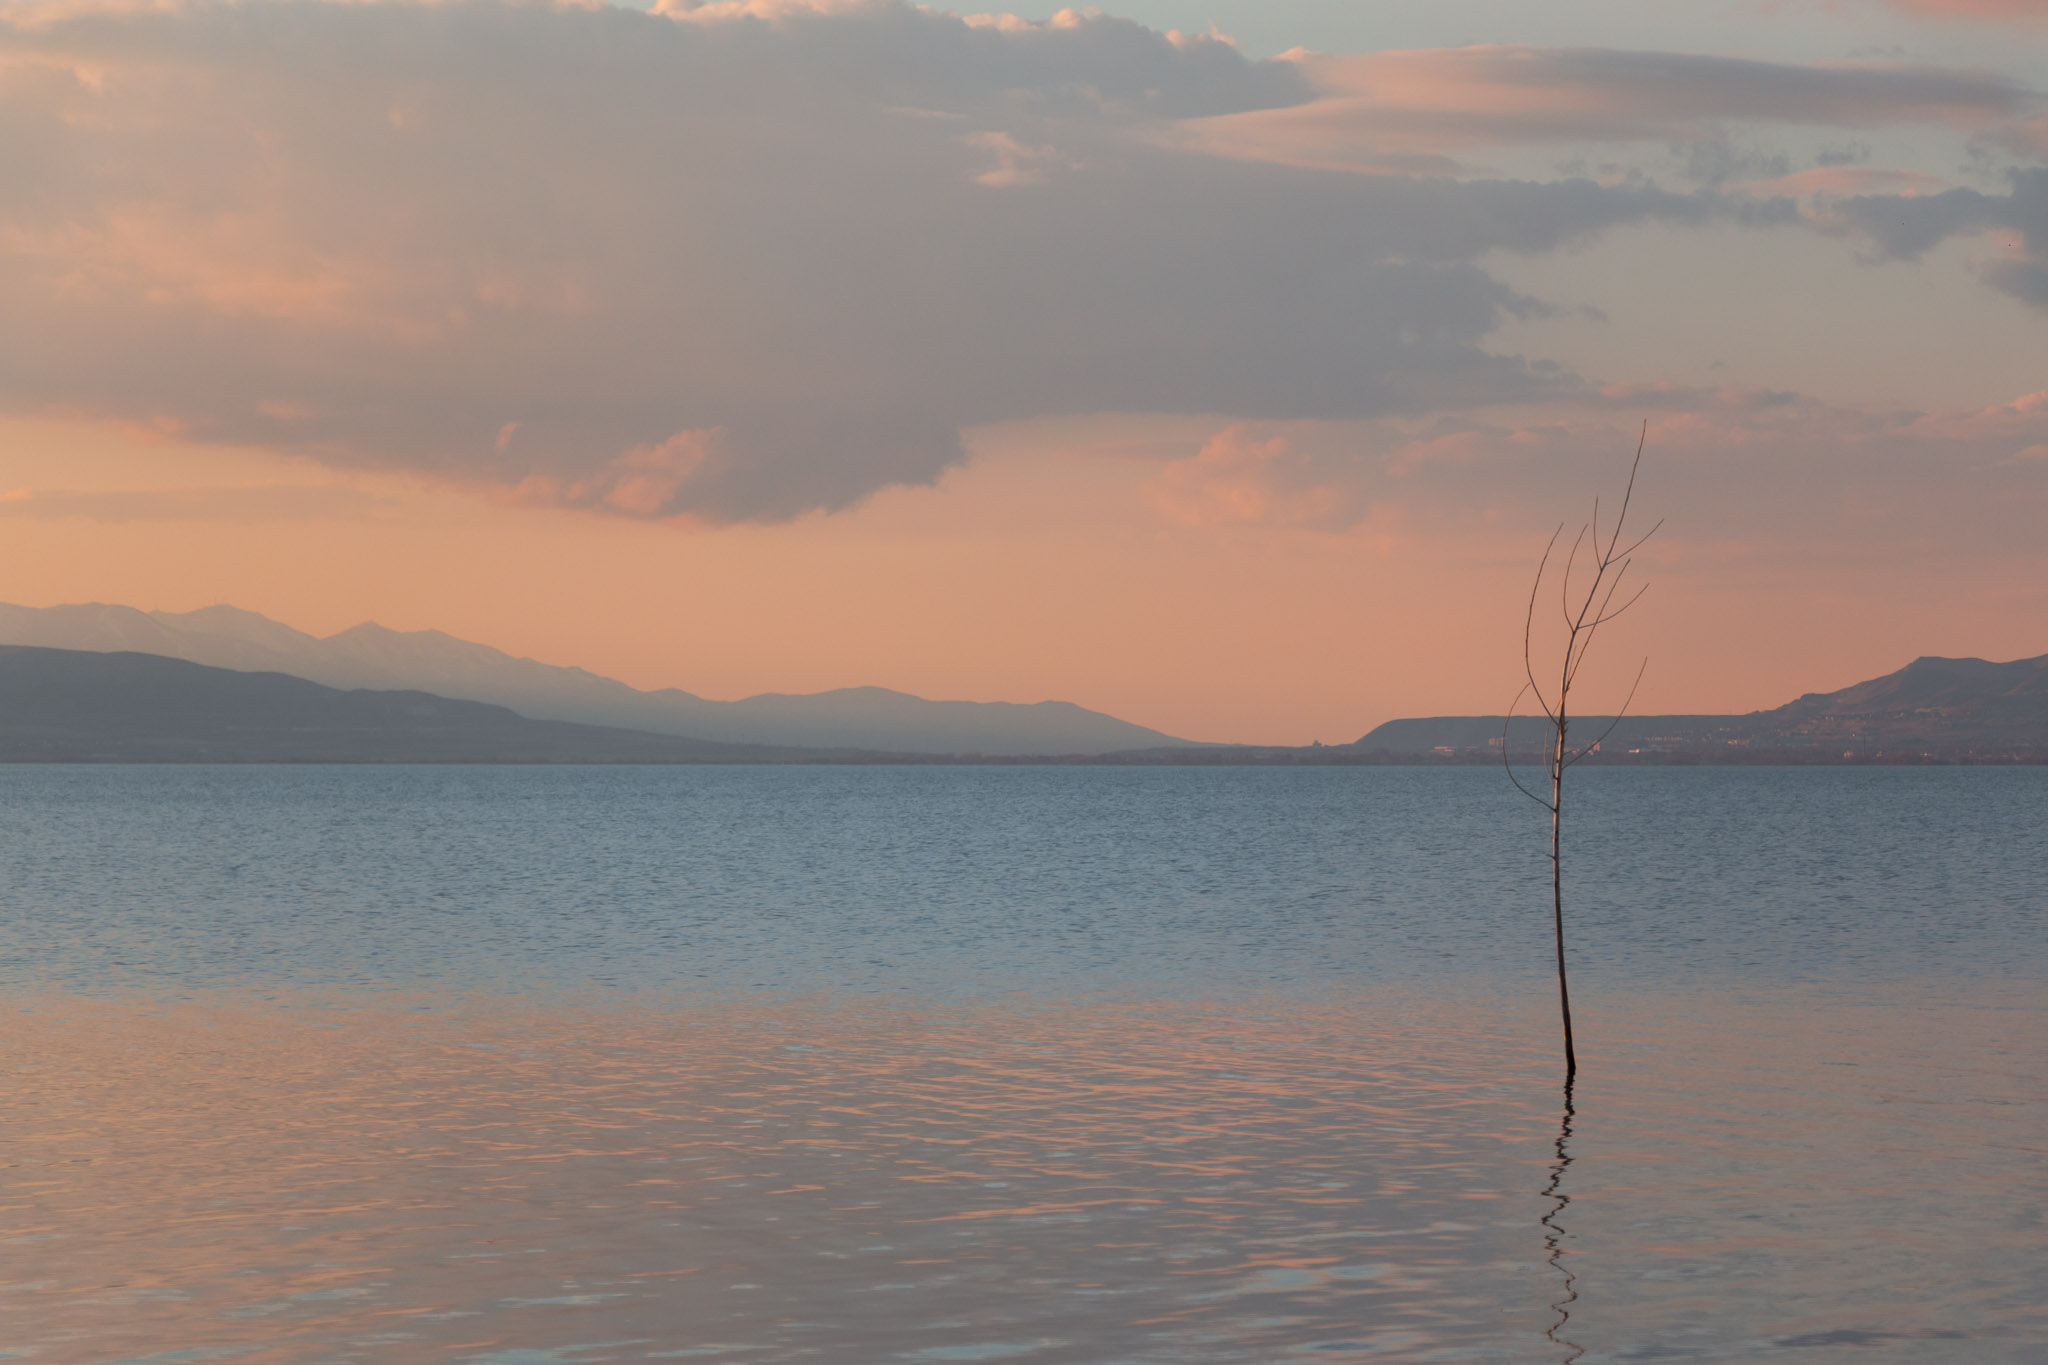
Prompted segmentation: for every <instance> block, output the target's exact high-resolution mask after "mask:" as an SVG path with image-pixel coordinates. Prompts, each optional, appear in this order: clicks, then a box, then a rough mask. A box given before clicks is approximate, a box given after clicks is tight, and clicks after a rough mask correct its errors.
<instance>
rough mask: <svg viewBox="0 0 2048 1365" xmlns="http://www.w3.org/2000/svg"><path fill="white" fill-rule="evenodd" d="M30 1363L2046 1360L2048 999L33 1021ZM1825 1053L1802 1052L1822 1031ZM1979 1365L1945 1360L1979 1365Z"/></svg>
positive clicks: (755, 1006)
mask: <svg viewBox="0 0 2048 1365" xmlns="http://www.w3.org/2000/svg"><path fill="white" fill-rule="evenodd" d="M17 1005H18V1006H19V1007H20V1008H21V1009H22V1012H20V1013H17V1014H15V1015H13V1017H12V1020H11V1022H12V1027H11V1028H10V1030H9V1035H8V1039H7V1044H6V1054H5V1055H6V1076H5V1080H4V1087H5V1088H4V1092H0V1105H4V1114H5V1120H6V1131H7V1144H6V1150H7V1154H6V1158H5V1160H6V1165H5V1170H4V1181H5V1190H4V1195H5V1200H4V1202H5V1207H6V1221H7V1223H8V1224H9V1225H10V1226H9V1229H8V1231H7V1233H6V1238H7V1240H6V1243H5V1245H6V1248H7V1251H6V1258H5V1263H6V1267H7V1273H6V1274H5V1275H4V1279H5V1280H6V1282H7V1288H6V1297H5V1300H4V1301H0V1304H4V1312H5V1317H6V1321H7V1324H8V1328H7V1335H8V1338H9V1340H10V1344H11V1347H12V1349H13V1350H14V1352H16V1353H17V1354H19V1355H21V1356H22V1357H24V1358H29V1359H37V1360H61V1361H85V1360H95V1361H97V1360H114V1359H133V1360H171V1359H179V1360H211V1359H236V1360H249V1361H273V1360H274V1361H285V1360H312V1359H320V1360H377V1361H410V1360H429V1359H434V1360H468V1361H480V1362H496V1363H498V1365H521V1363H524V1362H557V1361H560V1362H583V1361H603V1360H641V1359H690V1358H702V1359H713V1360H803V1359H819V1360H932V1361H946V1360H1032V1361H1116V1360H1160V1361H1166V1360H1215V1361H1226V1360H1228V1361H1243V1360H1280V1359H1291V1358H1296V1357H1300V1358H1304V1359H1307V1358H1314V1359H1325V1360H1328V1359H1346V1358H1359V1359H1365V1358H1372V1359H1395V1360H1425V1359H1457V1360H1463V1359H1503V1360H1517V1361H1520V1360H1563V1359H1565V1358H1567V1352H1568V1350H1569V1349H1570V1347H1569V1346H1568V1345H1560V1344H1553V1343H1552V1342H1551V1341H1549V1340H1546V1332H1547V1331H1550V1330H1552V1328H1553V1324H1554V1323H1555V1321H1556V1317H1557V1315H1556V1313H1554V1312H1553V1311H1552V1307H1551V1305H1552V1304H1554V1303H1556V1302H1558V1300H1559V1299H1560V1297H1561V1290H1560V1280H1559V1278H1558V1275H1559V1271H1558V1268H1557V1266H1556V1265H1554V1264H1553V1263H1552V1261H1551V1259H1550V1255H1551V1251H1552V1250H1553V1244H1552V1242H1551V1241H1549V1240H1547V1239H1548V1238H1550V1237H1551V1236H1552V1227H1551V1225H1549V1224H1546V1223H1545V1222H1544V1221H1543V1220H1544V1218H1545V1217H1546V1215H1549V1214H1551V1213H1553V1211H1554V1210H1556V1209H1558V1208H1560V1207H1561V1206H1560V1205H1558V1203H1557V1198H1556V1195H1557V1194H1559V1193H1562V1194H1564V1195H1567V1196H1569V1198H1570V1201H1571V1202H1570V1205H1569V1212H1568V1213H1566V1214H1563V1215H1561V1216H1559V1217H1558V1218H1557V1219H1556V1220H1555V1223H1556V1226H1557V1227H1558V1228H1559V1229H1561V1232H1560V1233H1559V1234H1558V1235H1556V1237H1555V1243H1554V1245H1555V1248H1556V1249H1557V1250H1558V1251H1559V1253H1560V1259H1561V1260H1562V1261H1563V1262H1564V1263H1565V1264H1566V1266H1567V1267H1568V1269H1569V1271H1570V1272H1571V1273H1572V1274H1573V1275H1574V1277H1575V1284H1574V1286H1573V1291H1574V1292H1575V1294H1576V1299H1575V1301H1573V1302H1571V1303H1570V1305H1569V1312H1570V1324H1569V1330H1568V1331H1558V1332H1557V1333H1556V1337H1557V1338H1558V1339H1559V1341H1565V1340H1566V1339H1568V1340H1569V1341H1572V1342H1580V1343H1585V1344H1586V1348H1587V1350H1588V1353H1589V1354H1588V1357H1587V1358H1588V1359H1625V1358H1631V1357H1632V1356H1633V1355H1638V1354H1642V1353H1644V1352H1645V1351H1651V1350H1654V1351H1659V1352H1662V1353H1664V1354H1673V1355H1678V1356H1689V1357H1695V1358H1703V1359H1748V1358H1754V1357H1756V1356H1759V1355H1772V1354H1777V1353H1778V1352H1780V1351H1788V1352H1794V1353H1796V1354H1797V1355H1798V1358H1801V1359H1808V1358H1812V1352H1811V1350H1810V1349H1808V1348H1811V1347H1815V1346H1830V1345H1841V1346H1844V1347H1847V1346H1851V1345H1854V1346H1858V1347H1860V1348H1861V1349H1860V1351H1859V1358H1862V1359H1884V1358H1892V1357H1895V1358H1897V1359H1901V1360H1906V1359H1911V1360H1929V1359H1956V1360H1965V1359H1967V1360H1973V1361H1979V1360H2006V1359H2011V1360H2021V1359H2038V1358H2040V1357H2039V1354H2038V1352H2039V1349H2040V1346H2041V1344H2042V1343H2043V1342H2044V1341H2048V1320H2044V1317H2043V1314H2042V1310H2041V1309H2040V1308H2039V1307H2038V1305H2039V1304H2041V1303H2043V1302H2048V1294H2044V1293H2042V1292H2041V1291H2042V1290H2043V1289H2044V1287H2048V1255H2044V1252H2043V1249H2042V1240H2043V1239H2042V1237H2041V1228H2042V1221H2041V1216H2042V1203H2043V1197H2044V1196H2043V1185H2044V1182H2043V1178H2042V1176H2043V1145H2044V1144H2043V1142H2042V1139H2041V1134H2042V1133H2043V1132H2048V1121H2044V1113H2043V1109H2044V1106H2043V1101H2042V1094H2043V1089H2042V1085H2041V1081H2042V1079H2043V1075H2044V1067H2043V1060H2044V1054H2048V1047H2044V1045H2043V1044H2042V1043H2041V1042H2040V1041H2039V1040H2040V1039H2041V1038H2042V1037H2043V1034H2044V1030H2043V1029H2042V1028H2041V1027H2040V1025H2041V1024H2042V1023H2043V1022H2044V1021H2043V1019H2042V1017H2041V1013H2042V1012H2041V1011H2040V1010H2039V1009H2038V1008H2035V1007H2033V1006H2032V1005H2031V1004H2029V1003H2027V1002H2005V1003H2004V1004H2002V1005H2000V1006H1998V1007H1996V1008H1994V1007H1992V1005H1991V1004H1990V1003H1989V1002H1986V1001H1983V1000H1978V1001H1973V1002H1969V1003H1967V1004H1965V1003H1955V1002H1949V1003H1943V1002H1940V1001H1925V1002H1919V1003H1917V1004H1916V1006H1915V1007H1913V1008H1911V1009H1902V1008H1900V1007H1898V1006H1897V1005H1896V1004H1895V1003H1894V1004H1887V1005H1884V1006H1878V1005H1872V1004H1859V1003H1856V1002H1854V1001H1845V1000H1840V999H1832V1000H1831V999H1826V998H1822V997H1820V996H1818V995H1817V994H1814V993H1804V994H1802V993H1800V992H1797V991H1793V990H1781V991H1778V992H1776V993H1774V994H1770V995H1766V996H1750V997H1747V998H1745V999H1743V1000H1741V1001H1739V1002H1717V1001H1711V1000H1708V999H1705V998H1697V997H1673V996H1665V997H1654V996H1648V995H1645V996H1641V997H1637V998H1634V999H1632V1000H1630V1001H1629V1002H1627V1003H1626V1005H1625V1007H1621V1008H1617V1007H1614V1006H1613V1005H1609V1006H1607V1007H1604V1008H1596V1009H1590V1010H1589V1011H1588V1015H1589V1017H1588V1020H1587V1022H1586V1024H1585V1026H1584V1028H1583V1033H1584V1035H1585V1042H1584V1043H1583V1044H1582V1047H1583V1049H1584V1052H1585V1054H1586V1056H1587V1058H1588V1060H1587V1062H1586V1063H1585V1065H1584V1068H1583V1070H1582V1073H1581V1077H1580V1080H1579V1083H1578V1086H1577V1090H1576V1096H1575V1101H1576V1115H1575V1117H1574V1120H1573V1122H1574V1130H1573V1134H1572V1138H1571V1148H1570V1154H1571V1156H1572V1158H1573V1161H1572V1164H1571V1166H1570V1169H1569V1170H1567V1171H1563V1172H1562V1173H1561V1175H1560V1176H1559V1181H1558V1188H1557V1189H1555V1190H1553V1191H1552V1192H1550V1193H1549V1194H1546V1187H1547V1186H1548V1185H1550V1184H1551V1183H1552V1182H1551V1177H1552V1174H1553V1170H1554V1168H1555V1167H1556V1166H1557V1163H1558V1160H1559V1153H1558V1150H1557V1149H1558V1139H1559V1132H1560V1128H1559V1124H1560V1119H1561V1117H1562V1115H1561V1110H1560V1105H1561V1102H1562V1095H1561V1091H1560V1089H1559V1088H1558V1086H1557V1084H1556V1082H1557V1081H1558V1080H1559V1079H1561V1078H1560V1077H1558V1075H1557V1072H1558V1069H1559V1068H1558V1067H1557V1065H1556V1058H1555V1056H1554V1055H1553V1053H1554V1051H1555V1049H1554V1046H1553V1040H1552V1038H1551V1037H1550V1025H1551V1021H1550V1020H1548V1019H1547V1018H1545V1017H1544V1016H1543V1015H1542V1014H1541V1013H1540V1011H1538V1010H1537V1009H1536V1007H1535V1006H1533V1005H1524V1004H1516V1005H1512V1006H1510V1005H1499V1004H1487V1003H1484V1002H1479V1001H1474V1000H1472V999H1469V998H1467V999H1463V1000H1455V999H1450V998H1447V997H1441V996H1438V997H1423V996H1418V997H1416V998H1412V999H1400V998H1395V997H1393V996H1389V995H1383V996H1381V997H1379V998H1377V999H1375V1000H1372V1001H1367V1002H1341V1003H1339V1002H1332V1003H1328V1004H1322V1005H1318V1004H1305V1003H1303V1002H1302V1001H1300V1000H1275V1001H1263V1002H1261V1001H1252V1002H1247V1001H1241V1000H1238V1001H1230V1002H1227V1003H1209V1004H1200V1003H1188V1002H1184V1001H1174V1002H1160V1003H1156V1004H1151V1005H1147V1004H1139V1003H1105V1002H1100V1001H1087V1002H1066V1003H1056V1002H1055V1003H1048V1002H1040V1003H1037V1004H1035V1005H1028V1006H1011V1005H1001V1004H990V1003H979V1004H971V1005H960V1004H953V1005H947V1006H943V1007H940V1006H933V1007H930V1008H916V1007H904V1006H887V1007H881V1006H869V1007H862V1006H855V1005H850V1004H845V1003H840V1002H831V1001H825V1000H815V1001H809V1002H806V1001H796V1000H791V999H789V998H786V997H768V996H761V997H754V998H745V997H742V998H734V999H726V1000H720V1001H715V1002H699V1003H696V1004H691V1005H677V1004H675V1003H673V1002H661V1001H656V1000H651V999H647V998H638V997H636V998H631V999H625V998H619V999H611V1000H601V999H600V1000H589V999H586V1000H581V1001H574V1002H570V1001H561V1000H553V1001H546V1002H540V1001H534V1000H531V999H528V1000H524V1001H509V1002H508V1001H496V1002H492V1001H487V1000H483V1001H449V1000H438V1001H428V1000H419V999H400V998H397V997H368V996H358V997H353V998H350V997H346V996H341V997H333V998H328V999H324V1000H319V999H313V998H310V997H309V998H306V999H286V1000H268V1001H253V1000H246V999H237V998H230V997H226V996H222V997H214V998H207V997H203V996H200V997H194V998H190V999H186V1000H184V1001H182V1002H179V1003H166V1004H156V1005H143V1004H126V1005H110V1004H107V1003H104V1002H98V1001H89V1000H85V999H82V998H79V997H63V996H59V997H51V998H43V999H39V1000H34V1001H29V1002H19V1001H18V1002H17ZM1794 1039H1796V1040H1797V1041H1793V1040H1794ZM1944 1352H1948V1354H1944Z"/></svg>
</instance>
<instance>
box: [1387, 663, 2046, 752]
mask: <svg viewBox="0 0 2048 1365" xmlns="http://www.w3.org/2000/svg"><path fill="white" fill-rule="evenodd" d="M1610 721H1611V718H1610V717H1605V716H1584V717H1580V718H1578V719H1577V720H1575V721H1574V722H1573V724H1572V729H1571V733H1572V735H1573V736H1574V737H1575V739H1576V741H1577V742H1586V741H1590V740H1593V739H1595V738H1598V737H1599V736H1600V735H1601V734H1602V732H1603V731H1606V730H1607V727H1608V725H1609V724H1610ZM1504 724H1505V719H1504V718H1503V717H1501V716H1434V717H1429V718H1426V719H1414V720H1394V721H1388V722H1387V723H1386V724H1384V725H1381V726H1378V727H1376V728H1374V729H1373V730H1371V731H1369V732H1368V733H1367V734H1365V735H1364V736H1362V737H1361V738H1360V739H1359V740H1358V741H1357V743H1356V744H1355V745H1352V746H1349V747H1351V748H1354V749H1356V750H1359V751H1361V752H1366V753H1376V754H1382V755H1386V756H1388V757H1389V758H1401V757H1408V758H1419V757H1436V758H1448V759H1471V758H1479V757H1490V758H1494V759H1498V758H1499V756H1500V745H1501V739H1502V733H1503V725H1504ZM1547 730H1548V723H1547V722H1546V721H1545V720H1544V719H1543V718H1542V717H1541V716H1535V717H1530V716H1519V717H1517V718H1516V719H1515V722H1514V724H1513V725H1512V727H1509V728H1508V730H1507V735H1506V737H1507V740H1508V743H1509V746H1510V748H1511V750H1512V751H1513V752H1514V753H1516V754H1517V755H1520V754H1531V755H1533V754H1535V753H1537V752H1538V751H1539V750H1540V748H1541V746H1542V745H1543V743H1544V741H1545V739H1546V734H1547ZM1599 757H1600V758H1602V759H1604V760H1607V761H1621V762H1627V761H1631V760H1634V761H1650V762H1723V763H1727V762H1806V763H1812V762H1859V761H1870V762H1915V761H1937V762H2013V761H2021V762H2042V761H2048V655H2042V656H2041V657H2039V658H2033V659H2015V660H2012V661H2010V662H2007V663H1992V662H1989V661H1987V660H1984V659H1944V658H1937V657H1934V656H1927V657H1923V658H1919V659H1915V660H1914V661H1913V662H1912V663H1910V664H1907V665H1906V666H1905V667H1904V668H1902V669H1900V670H1898V671H1897V672H1896V673H1887V674H1885V675H1884V676H1883V677H1881V678H1872V679H1870V680H1869V681H1867V682H1860V683H1857V684H1855V685H1854V686H1851V687H1845V688H1842V689H1840V690H1839V691H1835V692H1809V693H1807V694H1806V695H1805V696H1803V697H1800V698H1798V699H1797V700H1796V701H1790V702H1787V703H1786V704H1785V705H1783V706H1779V707H1775V708H1773V709H1771V710H1768V711H1752V712H1749V713H1747V714H1745V715H1729V716H1708V715H1701V716H1628V717H1624V718H1623V719H1622V720H1621V721H1620V722H1618V723H1615V724H1614V725H1613V730H1612V733H1610V734H1609V735H1608V737H1607V739H1606V741H1605V742H1604V743H1603V744H1602V746H1601V752H1600V754H1599Z"/></svg>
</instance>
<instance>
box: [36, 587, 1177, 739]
mask: <svg viewBox="0 0 2048 1365" xmlns="http://www.w3.org/2000/svg"><path fill="white" fill-rule="evenodd" d="M0 644H7V645H26V646H40V647H43V648H54V649H83V650H89V651H97V652H111V651H120V650H129V651H134V652H138V653H144V654H155V655H161V656H165V657H169V658H177V659H184V660H186V661H187V662H190V663H197V664H204V665H207V666H209V667H216V668H229V669H237V670H242V671H258V672H276V673H283V674H287V675H289V676H292V677H299V678H304V679H307V680H308V681H312V682H317V683H321V684H323V685H326V686H329V687H335V688H339V689H342V690H351V689H356V688H367V689H371V690H384V691H396V690H416V691H423V692H429V693H432V694H434V695H437V696H442V697H447V698H450V699H453V700H465V701H480V702H489V703H492V704H494V705H498V706H505V707H509V708H511V709H512V710H513V711H516V712H518V713H519V714H520V715H523V716H527V717H529V718H532V719H537V720H560V721H568V722H573V723H576V724H583V725H599V726H609V727H613V728H624V729H633V730H644V731H648V732H650V733H655V734H666V735H672V736H677V737H682V738H691V739H701V740H706V741H711V742H717V743H728V744H767V745H776V746H782V747H796V748H818V749H862V750H871V751H881V752H891V753H906V754H986V755H988V756H991V757H1021V756H1030V755H1045V756H1054V755H1075V754H1088V753H1109V752H1115V751H1120V750H1127V749H1144V748H1155V747H1173V746H1184V745H1188V744H1190V741H1187V740H1182V739H1177V738H1175V737H1174V736H1171V735H1167V734H1164V733H1162V732H1160V731H1158V730H1153V729H1150V728H1149V727H1146V726H1141V725H1135V724H1132V723H1131V722H1128V721H1124V720H1119V719H1118V718H1116V717H1114V716H1109V715H1105V714H1103V713H1101V712H1097V711H1091V710H1088V709H1086V708H1084V707H1081V706H1077V705H1075V704H1074V703H1072V702H1060V701H1049V702H1032V703H1019V702H970V701H934V700H928V699H926V698H923V697H917V696H913V695H912V694H910V693H907V692H898V691H895V690H893V689H889V688H880V687H851V688H838V689H833V690H830V691H825V692H815V693H762V694H759V695H757V696H753V697H746V698H742V699H740V700H737V701H713V700H709V699H707V698H704V697H700V696H697V695H696V694H694V693H691V692H686V691H683V690H682V689H680V688H663V689H658V690H654V691H642V690H640V689H637V688H633V687H630V686H628V685H627V684H625V683H623V682H619V681H617V680H616V679H612V678H606V677H603V676H601V675H599V674H596V673H592V672H590V671H589V670H587V669H582V668H577V667H574V666H565V665H557V664H545V663H541V662H540V661H538V660H535V659H527V658H521V657H518V656H515V655H512V654H509V653H507V652H505V651H503V650H500V649H497V648H495V647H493V646H490V645H485V644H479V643H477V642H475V641H470V640H463V639H461V638H460V637H457V636H454V635H450V634H448V633H446V632H444V631H438V630H423V631H398V630H393V629H391V628H390V627H387V626H383V625H380V624H378V623H376V622H374V621H365V622H361V623H359V624H357V625H354V626H350V627H349V628H348V629H346V630H343V631H337V632H336V633H335V634H333V635H330V636H326V637H320V636H315V635H311V634H309V633H307V632H305V631H300V630H296V629H294V628H293V627H291V626H287V625H284V624H283V623H282V622H278V621H273V620H271V619H270V618H269V617H267V616H264V615H262V614H261V613H259V612H252V611H249V610H247V609H246V608H241V607H234V606H228V605H226V604H219V605H215V606H211V607H202V608H199V609H198V610H196V611H191V612H164V611H142V610H140V609H139V608H135V607H126V606H118V605H113V604H108V603H78V604H66V605H63V606H56V607H41V608H37V607H21V606H15V605H11V604H4V603H0Z"/></svg>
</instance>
